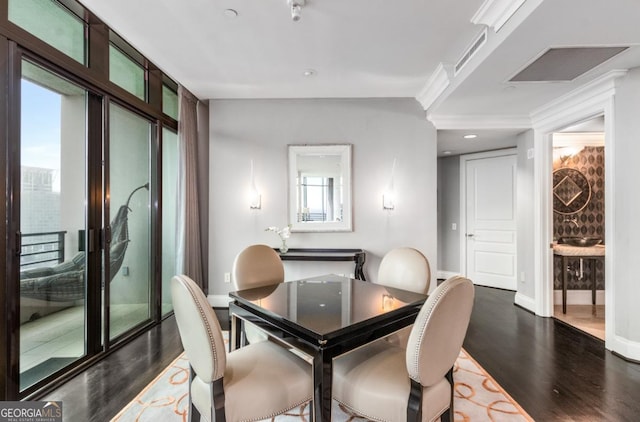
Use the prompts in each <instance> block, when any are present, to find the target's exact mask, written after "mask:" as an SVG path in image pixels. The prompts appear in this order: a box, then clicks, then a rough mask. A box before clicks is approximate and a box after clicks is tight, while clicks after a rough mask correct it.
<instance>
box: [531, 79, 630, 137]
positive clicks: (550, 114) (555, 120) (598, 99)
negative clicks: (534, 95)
mask: <svg viewBox="0 0 640 422" xmlns="http://www.w3.org/2000/svg"><path fill="white" fill-rule="evenodd" d="M626 74H627V70H612V71H610V72H607V73H605V74H604V75H602V76H600V77H598V78H596V79H594V80H593V81H591V82H589V83H586V84H584V85H582V86H581V87H579V88H577V89H574V90H573V91H571V92H569V93H567V94H565V95H563V96H561V97H558V98H556V99H555V100H553V101H551V102H549V103H547V104H545V105H544V106H542V107H540V108H538V109H536V110H534V111H533V112H532V113H531V122H532V123H533V127H534V128H536V129H540V130H543V129H545V130H546V129H549V130H554V129H556V128H555V127H554V126H556V125H557V124H560V123H559V122H566V121H567V120H568V117H567V116H570V115H572V114H573V113H580V112H581V110H584V109H587V108H589V107H590V106H591V105H592V104H600V103H602V102H603V101H604V100H605V99H606V98H609V97H612V96H613V94H614V92H615V84H616V79H618V78H620V77H622V76H624V75H626Z"/></svg>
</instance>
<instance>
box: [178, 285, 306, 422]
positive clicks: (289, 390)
mask: <svg viewBox="0 0 640 422" xmlns="http://www.w3.org/2000/svg"><path fill="white" fill-rule="evenodd" d="M171 297H172V299H173V307H174V313H175V318H176V322H177V324H178V331H179V332H180V338H181V340H182V345H183V347H184V350H185V353H186V356H187V358H188V359H189V365H190V368H189V421H197V420H199V419H200V417H202V416H204V418H205V419H206V420H208V421H216V422H219V421H225V420H229V421H254V420H262V419H269V418H272V417H274V416H276V415H279V414H282V413H284V412H286V411H288V410H291V409H294V408H296V407H298V406H300V405H302V404H304V403H307V402H310V401H311V400H312V398H313V379H312V376H311V366H310V365H309V364H307V363H306V362H305V361H304V360H302V359H300V358H298V357H297V356H296V355H294V354H293V353H289V352H288V351H287V350H286V349H284V348H282V347H280V346H278V345H276V344H274V343H272V342H269V341H262V342H258V343H255V344H250V345H247V346H246V347H243V348H241V349H238V350H236V351H233V352H231V353H229V354H226V353H225V345H224V340H223V337H222V330H221V329H220V323H219V322H218V319H217V318H216V315H215V312H214V311H213V308H212V307H211V305H209V303H208V301H207V298H206V297H205V295H204V293H203V292H202V290H201V289H200V288H199V287H198V286H197V285H196V284H195V282H194V281H193V280H191V279H190V278H189V277H187V276H184V275H179V276H175V277H173V278H172V279H171ZM312 408H313V407H312V406H310V411H312Z"/></svg>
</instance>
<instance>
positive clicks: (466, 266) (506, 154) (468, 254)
mask: <svg viewBox="0 0 640 422" xmlns="http://www.w3.org/2000/svg"><path fill="white" fill-rule="evenodd" d="M460 160H461V165H460V169H461V173H462V174H461V178H460V180H461V184H462V187H461V190H460V191H461V207H460V211H461V216H460V221H461V223H462V230H461V231H460V234H461V241H460V244H461V245H462V247H461V265H460V267H461V268H462V269H463V273H464V274H465V275H466V276H467V277H469V278H470V279H471V280H473V282H474V283H475V284H478V285H481V286H488V287H496V288H500V289H507V290H514V291H515V290H516V288H517V277H516V262H517V255H516V252H517V249H516V245H517V243H516V240H517V239H516V186H517V184H516V166H517V160H516V151H515V150H514V149H507V150H500V151H490V152H486V153H479V154H469V155H463V156H461V157H460Z"/></svg>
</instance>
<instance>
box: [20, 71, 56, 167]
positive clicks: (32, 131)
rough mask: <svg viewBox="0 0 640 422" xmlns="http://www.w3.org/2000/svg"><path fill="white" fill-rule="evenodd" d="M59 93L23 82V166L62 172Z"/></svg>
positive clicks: (21, 133) (21, 130) (21, 129)
mask: <svg viewBox="0 0 640 422" xmlns="http://www.w3.org/2000/svg"><path fill="white" fill-rule="evenodd" d="M60 103H61V96H60V94H58V93H56V92H53V91H50V90H48V89H46V88H42V87H41V86H39V85H36V84H34V83H31V82H29V81H27V80H24V79H23V80H22V110H21V111H22V116H21V127H20V135H21V147H22V148H21V155H22V157H21V163H22V165H23V166H33V167H43V168H49V169H55V170H60Z"/></svg>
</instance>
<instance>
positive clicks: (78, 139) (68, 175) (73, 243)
mask: <svg viewBox="0 0 640 422" xmlns="http://www.w3.org/2000/svg"><path fill="white" fill-rule="evenodd" d="M86 102H87V101H86V99H85V96H84V95H60V115H61V116H60V186H61V187H60V230H66V231H67V234H66V238H65V241H66V245H65V251H64V252H65V253H64V255H65V256H64V259H65V260H69V259H71V258H73V257H74V256H75V255H76V254H77V253H78V230H84V229H85V224H86V218H85V214H86V209H85V206H86V202H87V201H86V199H85V197H86V191H87V188H86V181H87V176H86V158H85V157H86V153H87V150H86V142H85V140H86V139H85V138H86V128H85V119H83V118H82V117H83V116H84V115H85V114H86V111H85V108H86Z"/></svg>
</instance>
